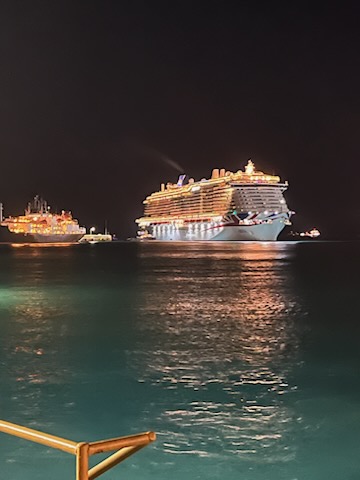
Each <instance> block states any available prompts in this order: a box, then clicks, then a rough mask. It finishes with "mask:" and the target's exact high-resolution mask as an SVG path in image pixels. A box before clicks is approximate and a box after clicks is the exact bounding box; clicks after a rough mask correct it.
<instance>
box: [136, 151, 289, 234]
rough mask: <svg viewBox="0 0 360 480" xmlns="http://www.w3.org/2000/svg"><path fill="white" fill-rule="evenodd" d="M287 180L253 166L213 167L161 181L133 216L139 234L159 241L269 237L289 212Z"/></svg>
mask: <svg viewBox="0 0 360 480" xmlns="http://www.w3.org/2000/svg"><path fill="white" fill-rule="evenodd" d="M287 187H288V183H287V182H281V180H280V177H278V176H275V175H268V174H265V173H263V172H260V171H257V170H256V169H255V165H254V163H253V162H252V161H251V159H250V160H248V163H247V165H246V167H245V171H241V170H238V171H237V172H235V173H233V172H229V171H226V170H225V169H224V168H221V169H217V168H215V169H214V170H213V171H212V175H211V178H210V179H202V180H200V181H195V180H194V179H193V178H190V179H189V180H188V181H187V180H186V175H180V177H179V180H178V182H177V183H176V184H172V183H168V184H167V185H166V186H165V184H162V185H161V189H160V191H158V192H154V193H152V194H151V195H149V196H148V197H147V198H146V199H145V200H144V202H143V203H144V205H145V208H144V214H143V216H142V217H141V218H138V219H137V220H136V223H137V224H138V238H139V239H140V240H141V239H143V240H145V239H153V240H163V241H218V240H220V241H243V240H248V241H274V240H276V239H277V237H278V235H279V234H280V232H281V231H282V230H283V229H284V227H285V226H286V225H291V223H290V217H291V214H292V213H293V212H291V211H290V210H289V208H288V207H287V204H286V201H285V198H284V196H283V193H284V191H285V190H286V189H287Z"/></svg>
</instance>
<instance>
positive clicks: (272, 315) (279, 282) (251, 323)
mask: <svg viewBox="0 0 360 480" xmlns="http://www.w3.org/2000/svg"><path fill="white" fill-rule="evenodd" d="M292 252H293V245H292V244H289V245H284V244H266V243H264V244H260V243H252V244H245V245H239V244H238V245H221V246H219V245H216V246H213V245H212V246H211V247H210V248H209V249H208V250H204V248H202V249H200V248H198V247H196V246H191V247H190V248H189V249H188V250H186V249H185V250H184V249H183V248H180V249H178V250H177V249H174V250H173V251H171V250H167V251H165V252H164V251H156V249H155V248H154V249H153V250H150V251H149V250H146V251H144V252H143V263H144V265H145V266H146V265H147V266H148V269H149V276H148V280H147V281H145V285H144V288H143V300H142V302H140V306H139V310H140V311H139V328H141V329H143V333H144V336H145V337H146V338H147V342H146V346H145V345H144V344H143V343H141V345H139V347H140V348H141V349H142V350H147V354H144V364H143V365H141V367H140V366H139V368H142V369H145V371H144V372H143V375H142V379H141V381H144V382H151V383H153V385H154V386H156V387H157V388H159V389H160V390H161V393H159V394H160V395H162V396H163V399H162V400H161V402H162V404H163V406H164V410H163V413H162V415H160V416H158V418H157V420H158V426H157V429H158V431H159V432H160V436H161V433H162V434H163V435H164V437H163V438H164V445H163V446H164V449H165V451H166V452H168V453H172V454H192V453H196V454H198V455H200V456H216V455H219V456H220V455H221V456H223V455H224V454H226V453H228V454H229V455H230V454H231V455H232V456H233V455H238V456H241V457H242V458H243V459H251V460H252V461H253V460H254V459H255V461H259V462H272V461H287V460H289V459H291V458H293V455H294V451H293V449H292V446H291V445H292V443H291V435H292V430H293V428H294V424H296V421H297V420H295V419H294V418H293V414H292V411H291V409H290V408H289V407H287V405H286V400H285V397H286V395H289V394H291V392H292V391H293V390H295V389H296V386H295V385H291V384H290V382H289V379H288V377H289V374H290V373H291V368H292V367H293V365H294V364H295V363H296V352H297V348H298V339H297V335H296V324H295V319H296V315H298V314H299V312H300V307H299V305H298V302H297V299H296V296H295V295H294V293H293V291H292V286H291V285H292V278H291V272H290V271H289V269H288V261H289V258H290V256H291V255H292ZM157 256H161V257H162V259H164V257H165V258H167V261H168V263H167V266H166V267H165V268H164V263H163V262H157V261H156V258H157ZM160 264H161V268H160V269H159V271H158V272H157V271H156V269H157V265H160ZM149 415H152V412H151V410H150V411H149ZM255 454H256V455H255ZM254 457H255V458H254Z"/></svg>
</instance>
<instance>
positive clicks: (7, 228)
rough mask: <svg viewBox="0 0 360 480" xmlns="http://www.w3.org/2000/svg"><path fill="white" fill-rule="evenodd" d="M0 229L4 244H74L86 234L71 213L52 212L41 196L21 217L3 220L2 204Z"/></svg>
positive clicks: (36, 198) (37, 196) (0, 237)
mask: <svg viewBox="0 0 360 480" xmlns="http://www.w3.org/2000/svg"><path fill="white" fill-rule="evenodd" d="M0 226H1V228H0V241H1V242H8V243H74V242H77V241H78V240H79V239H80V238H81V237H83V236H84V234H85V233H86V229H85V228H84V227H80V226H79V223H78V221H77V220H76V219H74V218H73V217H72V215H71V212H66V211H65V210H62V212H61V214H57V213H51V210H50V207H49V206H48V204H47V202H46V200H44V199H42V198H41V197H40V196H39V195H36V197H35V198H34V199H33V201H32V202H29V203H28V206H27V208H26V209H25V213H24V215H20V216H18V217H7V218H3V215H2V205H0Z"/></svg>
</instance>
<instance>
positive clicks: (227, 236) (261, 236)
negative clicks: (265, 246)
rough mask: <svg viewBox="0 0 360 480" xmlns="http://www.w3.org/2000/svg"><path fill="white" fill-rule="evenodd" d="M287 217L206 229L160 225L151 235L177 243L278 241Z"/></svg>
mask: <svg viewBox="0 0 360 480" xmlns="http://www.w3.org/2000/svg"><path fill="white" fill-rule="evenodd" d="M286 221H287V216H284V217H281V218H277V219H276V220H273V221H272V222H264V223H260V224H256V225H219V226H212V227H210V228H206V227H205V225H204V224H203V223H200V222H199V223H193V224H192V225H191V227H189V226H187V227H179V228H177V227H176V226H174V225H170V224H168V225H166V224H163V225H158V226H152V228H150V231H151V235H152V236H153V238H154V239H155V240H160V241H175V242H195V241H223V242H239V241H253V242H254V241H255V242H273V241H276V240H277V238H278V236H279V234H280V232H281V231H282V230H283V229H284V227H285V225H286Z"/></svg>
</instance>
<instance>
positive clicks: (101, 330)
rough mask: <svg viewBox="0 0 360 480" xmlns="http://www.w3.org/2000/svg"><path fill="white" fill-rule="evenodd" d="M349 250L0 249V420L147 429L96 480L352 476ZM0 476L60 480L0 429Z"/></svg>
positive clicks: (63, 467)
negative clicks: (131, 451) (141, 444)
mask: <svg viewBox="0 0 360 480" xmlns="http://www.w3.org/2000/svg"><path fill="white" fill-rule="evenodd" d="M359 246H360V245H359V244H358V243H321V242H314V243H312V242H308V243H295V242H294V243H280V242H279V243H248V244H235V243H234V244H219V243H218V244H214V243H212V244H207V245H201V244H159V243H148V244H134V243H116V244H112V245H82V246H80V245H74V246H70V247H40V246H38V247H29V246H24V247H18V248H15V247H10V246H6V245H3V246H0V328H1V330H0V331H1V338H0V377H1V395H0V418H3V419H5V420H8V421H12V422H15V423H19V424H23V425H26V426H29V427H32V428H35V429H39V430H43V431H45V432H49V433H53V434H55V435H59V436H63V437H65V438H69V439H72V440H75V441H82V440H86V441H93V440H98V439H103V438H110V437H114V436H120V435H128V434H132V433H138V432H143V431H147V430H154V431H156V432H157V435H158V439H157V441H156V442H155V443H154V444H152V445H150V446H148V447H146V448H145V449H144V450H142V451H141V452H139V453H137V454H136V455H134V456H133V457H131V458H129V459H127V460H126V461H125V462H124V463H123V464H120V465H118V466H117V467H115V468H114V469H113V470H111V471H110V472H108V473H107V474H105V475H103V476H102V477H101V478H104V479H108V480H109V479H114V480H115V479H118V478H126V479H127V480H134V479H140V478H141V479H158V480H165V479H169V478H171V479H172V480H180V479H182V480H183V479H188V478H190V479H219V478H222V479H226V480H235V479H236V480H285V479H286V480H311V479H314V480H322V479H324V480H325V479H326V480H332V479H333V480H355V479H358V478H360V459H359V455H358V447H359V442H360V409H359V401H360V384H359V367H360V348H359V333H360V322H359V291H360V288H359V287H360V275H359V271H360V256H359V254H358V252H359ZM0 471H1V475H0V477H1V479H2V478H4V479H6V480H20V479H26V480H37V479H45V478H47V479H49V478H50V479H51V480H64V479H69V480H70V479H72V478H75V475H74V458H73V457H72V456H71V455H68V454H66V453H63V452H60V451H55V450H51V449H48V448H46V447H43V446H41V445H36V444H32V443H30V442H26V441H24V440H21V439H17V438H14V437H10V436H7V435H3V434H0Z"/></svg>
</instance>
